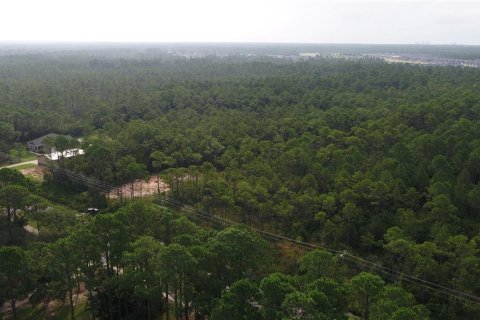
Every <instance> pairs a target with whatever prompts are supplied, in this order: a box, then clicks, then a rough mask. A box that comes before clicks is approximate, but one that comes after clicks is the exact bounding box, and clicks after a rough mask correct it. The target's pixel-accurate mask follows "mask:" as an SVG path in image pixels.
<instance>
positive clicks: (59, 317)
mask: <svg viewBox="0 0 480 320" xmlns="http://www.w3.org/2000/svg"><path fill="white" fill-rule="evenodd" d="M86 303H87V302H86V301H83V302H81V303H79V304H78V305H77V306H76V307H75V319H77V320H90V319H91V313H90V311H89V310H85V305H86ZM46 316H47V315H46V314H45V310H44V309H43V307H42V306H28V307H25V308H20V309H19V310H18V319H25V320H37V319H38V320H41V319H46V318H47V317H46ZM50 319H52V320H69V319H70V308H69V306H68V304H63V305H61V306H59V307H58V308H57V309H56V310H55V314H54V315H53V316H52V317H50Z"/></svg>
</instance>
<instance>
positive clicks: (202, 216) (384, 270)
mask: <svg viewBox="0 0 480 320" xmlns="http://www.w3.org/2000/svg"><path fill="white" fill-rule="evenodd" d="M50 170H52V172H54V171H56V172H57V173H60V174H63V175H65V176H67V177H70V178H73V179H75V180H78V181H79V182H83V183H87V184H90V185H91V186H92V187H95V188H97V189H98V190H100V191H104V192H110V191H111V190H115V189H117V190H118V191H119V192H122V191H123V187H118V186H114V185H111V184H108V183H106V182H103V181H100V180H97V179H94V178H90V177H86V176H84V175H82V174H80V173H76V172H73V171H70V170H66V169H61V168H50ZM127 189H129V188H127ZM130 189H131V188H130ZM158 198H159V199H160V201H161V202H162V203H164V204H167V205H168V206H170V207H173V208H174V209H176V210H178V211H180V213H183V214H185V215H187V216H188V217H190V218H192V219H195V220H197V221H200V222H202V223H206V224H208V225H210V226H212V227H215V228H218V227H220V228H222V227H223V228H225V227H227V226H231V225H234V224H235V222H232V221H230V220H228V219H226V218H222V219H220V218H218V217H216V216H215V215H213V214H211V213H208V212H206V211H204V210H201V209H197V208H194V207H192V206H190V205H187V204H184V203H182V202H180V201H178V200H175V199H172V198H169V197H166V196H161V195H158ZM251 228H252V229H253V230H254V231H255V232H257V233H258V234H259V235H260V236H262V237H263V238H265V239H267V240H270V241H273V242H283V243H290V244H293V245H295V246H297V247H298V248H302V249H304V250H306V251H307V250H314V249H322V250H325V251H327V252H331V253H333V254H335V255H339V257H340V258H341V260H342V261H345V262H346V263H349V264H354V265H356V266H361V267H363V268H366V269H371V270H374V271H375V272H378V273H381V274H383V276H384V277H386V278H389V280H399V281H405V282H408V283H410V284H412V285H416V286H419V287H422V288H424V289H428V290H429V291H431V292H432V294H435V295H436V296H440V295H441V296H442V297H445V296H449V297H453V298H456V299H459V300H463V301H464V302H466V303H468V304H471V305H478V304H480V298H478V297H476V296H474V295H471V294H468V293H465V292H462V291H459V290H455V289H452V288H448V287H446V286H443V285H440V284H438V283H434V282H431V281H428V280H425V279H422V278H419V277H416V276H413V275H410V274H406V273H403V272H400V271H398V270H394V269H391V268H388V267H385V266H383V265H380V264H378V263H376V262H374V261H370V260H368V259H365V258H362V257H359V256H355V255H353V254H350V253H348V252H347V251H345V250H337V249H332V248H328V247H325V246H321V245H318V244H313V243H308V242H304V241H300V240H296V239H292V238H289V237H286V236H282V235H279V234H276V233H272V232H268V231H266V230H261V229H259V228H255V227H251Z"/></svg>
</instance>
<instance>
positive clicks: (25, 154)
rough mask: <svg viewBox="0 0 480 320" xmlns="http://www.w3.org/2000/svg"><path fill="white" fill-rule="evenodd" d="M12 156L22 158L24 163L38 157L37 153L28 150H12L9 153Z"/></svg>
mask: <svg viewBox="0 0 480 320" xmlns="http://www.w3.org/2000/svg"><path fill="white" fill-rule="evenodd" d="M8 153H9V154H10V155H11V156H13V157H17V158H20V160H21V161H22V162H25V161H31V160H35V159H37V155H36V154H35V153H31V152H30V151H28V150H16V149H12V150H10V151H9V152H8Z"/></svg>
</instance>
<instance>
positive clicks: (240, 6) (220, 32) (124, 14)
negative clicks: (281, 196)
mask: <svg viewBox="0 0 480 320" xmlns="http://www.w3.org/2000/svg"><path fill="white" fill-rule="evenodd" d="M0 12H1V16H0V41H1V42H5V41H7V42H10V41H13V42H273V43H386V44H393V43H395V44H396V43H406V44H413V43H429V44H473V45H480V0H478V1H420V0H406V1H392V0H384V1H363V0H356V1H354V0H352V1H344V0H335V1H334V0H330V1H326V0H273V1H271V0H156V1H155V0H134V1H132V0H1V1H0Z"/></svg>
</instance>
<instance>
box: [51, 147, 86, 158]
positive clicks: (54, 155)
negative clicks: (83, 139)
mask: <svg viewBox="0 0 480 320" xmlns="http://www.w3.org/2000/svg"><path fill="white" fill-rule="evenodd" d="M80 154H85V151H84V150H83V149H68V150H65V151H63V152H58V151H55V152H52V153H48V154H45V156H46V157H47V158H48V159H50V160H52V161H57V160H58V159H60V158H61V157H63V158H71V157H75V156H78V155H80Z"/></svg>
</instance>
